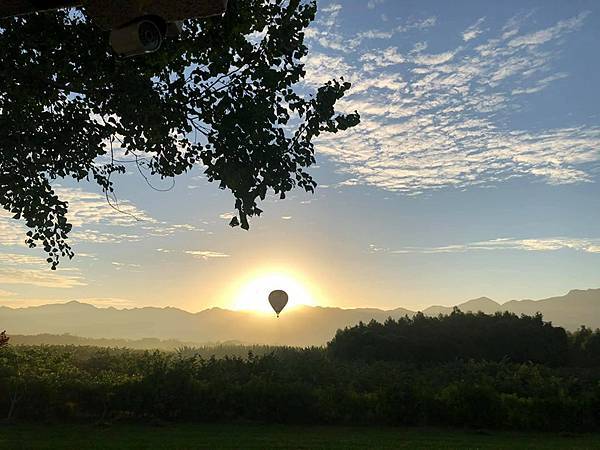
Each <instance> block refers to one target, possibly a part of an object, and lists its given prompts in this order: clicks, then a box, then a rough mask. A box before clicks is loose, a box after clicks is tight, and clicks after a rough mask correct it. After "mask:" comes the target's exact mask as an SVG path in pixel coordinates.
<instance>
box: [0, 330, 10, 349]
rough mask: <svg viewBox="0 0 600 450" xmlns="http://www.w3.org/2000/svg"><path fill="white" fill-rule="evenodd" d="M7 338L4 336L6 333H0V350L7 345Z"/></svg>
mask: <svg viewBox="0 0 600 450" xmlns="http://www.w3.org/2000/svg"><path fill="white" fill-rule="evenodd" d="M9 339H10V338H9V337H8V336H7V335H6V331H3V332H1V333H0V348H2V347H4V346H6V345H8V341H9Z"/></svg>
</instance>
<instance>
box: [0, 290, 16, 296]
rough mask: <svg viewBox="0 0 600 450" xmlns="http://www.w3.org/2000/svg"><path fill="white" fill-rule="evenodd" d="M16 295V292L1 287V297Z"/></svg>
mask: <svg viewBox="0 0 600 450" xmlns="http://www.w3.org/2000/svg"><path fill="white" fill-rule="evenodd" d="M14 295H16V294H15V293H14V292H11V291H6V290H4V289H0V297H12V296H14Z"/></svg>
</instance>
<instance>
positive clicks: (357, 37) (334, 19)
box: [305, 0, 437, 53]
mask: <svg viewBox="0 0 600 450" xmlns="http://www.w3.org/2000/svg"><path fill="white" fill-rule="evenodd" d="M381 3H383V0H373V1H372V2H369V3H368V4H367V7H369V8H370V9H373V8H375V6H376V5H377V4H381ZM371 5H372V6H371ZM341 11H342V6H341V5H340V4H337V3H333V4H331V5H328V6H327V7H325V8H322V9H320V10H319V15H318V18H317V20H316V21H315V22H314V23H313V24H312V25H311V27H309V28H308V29H307V30H306V33H305V36H306V38H307V40H308V42H309V43H310V44H318V45H319V46H320V47H322V48H326V49H329V50H334V51H336V52H340V53H349V52H352V51H354V50H356V49H357V48H358V47H360V46H361V45H362V44H363V43H364V42H368V41H372V40H388V39H391V38H392V37H393V36H395V35H397V34H399V33H406V32H409V31H421V30H426V29H428V28H430V27H433V26H435V24H436V22H437V19H436V17H427V18H424V19H420V20H419V19H417V20H411V21H408V22H404V23H401V24H399V25H397V26H395V27H392V28H389V29H387V30H378V29H370V30H364V31H358V32H356V33H355V34H353V35H352V36H345V35H344V34H343V33H342V32H341V31H340V29H341V27H340V21H339V16H340V13H341ZM384 21H387V18H386V20H384Z"/></svg>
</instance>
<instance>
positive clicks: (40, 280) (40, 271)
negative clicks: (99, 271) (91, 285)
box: [0, 253, 86, 289]
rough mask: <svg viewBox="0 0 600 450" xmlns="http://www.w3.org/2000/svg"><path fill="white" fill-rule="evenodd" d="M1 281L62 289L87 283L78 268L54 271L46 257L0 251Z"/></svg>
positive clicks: (3, 282)
mask: <svg viewBox="0 0 600 450" xmlns="http://www.w3.org/2000/svg"><path fill="white" fill-rule="evenodd" d="M0 283H2V284H25V285H31V286H41V287H49V288H61V289H68V288H72V287H75V286H85V285H86V282H85V281H84V279H83V277H82V275H81V273H80V272H79V270H77V269H65V268H59V269H58V270H56V271H52V270H49V269H48V264H47V263H46V261H45V259H44V258H41V257H37V256H33V255H26V254H18V253H0Z"/></svg>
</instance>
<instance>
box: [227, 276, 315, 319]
mask: <svg viewBox="0 0 600 450" xmlns="http://www.w3.org/2000/svg"><path fill="white" fill-rule="evenodd" d="M307 286H308V284H307V283H306V282H303V281H300V279H299V278H298V277H295V276H293V275H291V274H290V273H285V272H267V273H262V274H258V275H253V276H251V277H248V279H246V280H245V281H243V282H242V283H240V287H239V289H238V291H237V293H236V294H235V295H234V300H233V304H232V308H233V309H235V310H239V311H253V312H260V313H273V309H271V305H270V304H269V300H268V297H269V293H270V292H271V291H274V290H276V289H281V290H284V291H285V292H287V294H288V297H289V299H288V304H287V306H286V307H285V310H284V311H283V313H282V314H285V312H286V311H289V310H290V309H293V308H295V307H298V306H301V305H307V306H314V305H316V300H315V298H314V296H313V294H312V293H311V292H310V290H309V289H308V287H307Z"/></svg>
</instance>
